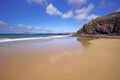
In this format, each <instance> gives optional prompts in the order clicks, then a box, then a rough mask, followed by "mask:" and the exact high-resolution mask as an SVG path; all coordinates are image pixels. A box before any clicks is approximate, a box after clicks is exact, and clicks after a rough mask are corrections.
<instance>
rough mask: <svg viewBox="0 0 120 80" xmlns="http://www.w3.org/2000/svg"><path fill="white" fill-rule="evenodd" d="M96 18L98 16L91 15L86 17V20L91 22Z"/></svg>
mask: <svg viewBox="0 0 120 80" xmlns="http://www.w3.org/2000/svg"><path fill="white" fill-rule="evenodd" d="M97 17H99V15H95V14H92V15H90V16H87V19H88V20H92V19H95V18H97Z"/></svg>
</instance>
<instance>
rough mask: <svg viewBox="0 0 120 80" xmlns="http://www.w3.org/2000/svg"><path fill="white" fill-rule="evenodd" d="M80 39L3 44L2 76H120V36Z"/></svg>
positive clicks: (116, 79)
mask: <svg viewBox="0 0 120 80" xmlns="http://www.w3.org/2000/svg"><path fill="white" fill-rule="evenodd" d="M78 41H80V39H77V40H76V39H58V40H52V41H48V42H44V43H39V42H38V43H29V44H21V43H17V44H15V45H13V43H11V44H4V45H0V80H120V39H95V40H90V41H89V42H88V41H86V40H83V39H82V41H84V42H83V43H81V42H82V41H81V42H78ZM84 44H85V45H84ZM86 45H87V46H86Z"/></svg>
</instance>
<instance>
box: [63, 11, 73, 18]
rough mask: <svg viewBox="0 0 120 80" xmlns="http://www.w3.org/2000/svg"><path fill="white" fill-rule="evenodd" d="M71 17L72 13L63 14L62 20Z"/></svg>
mask: <svg viewBox="0 0 120 80" xmlns="http://www.w3.org/2000/svg"><path fill="white" fill-rule="evenodd" d="M72 16H73V12H72V11H68V12H67V13H64V14H63V15H62V18H63V19H68V18H71V17H72Z"/></svg>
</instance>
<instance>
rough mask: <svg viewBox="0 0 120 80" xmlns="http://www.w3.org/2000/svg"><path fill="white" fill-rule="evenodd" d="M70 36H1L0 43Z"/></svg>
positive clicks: (66, 35)
mask: <svg viewBox="0 0 120 80" xmlns="http://www.w3.org/2000/svg"><path fill="white" fill-rule="evenodd" d="M70 36H71V35H68V34H0V43H2V42H13V41H24V40H36V39H56V38H65V37H70Z"/></svg>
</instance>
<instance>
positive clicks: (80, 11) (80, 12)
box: [75, 3, 94, 14]
mask: <svg viewBox="0 0 120 80" xmlns="http://www.w3.org/2000/svg"><path fill="white" fill-rule="evenodd" d="M93 8H94V5H93V4H92V3H91V4H89V5H88V7H87V8H86V7H84V8H82V9H77V10H76V11H75V12H76V13H77V14H87V13H89V12H90V11H91V10H92V9H93Z"/></svg>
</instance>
